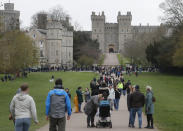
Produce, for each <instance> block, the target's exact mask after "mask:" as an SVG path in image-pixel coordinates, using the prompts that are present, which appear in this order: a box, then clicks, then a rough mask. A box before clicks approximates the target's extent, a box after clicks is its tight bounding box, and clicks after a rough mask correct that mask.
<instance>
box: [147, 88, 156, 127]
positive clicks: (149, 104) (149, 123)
mask: <svg viewBox="0 0 183 131" xmlns="http://www.w3.org/2000/svg"><path fill="white" fill-rule="evenodd" d="M145 112H146V115H147V126H146V127H145V128H148V129H154V125H153V124H154V123H153V114H154V103H153V93H152V87H150V86H147V87H146V102H145Z"/></svg>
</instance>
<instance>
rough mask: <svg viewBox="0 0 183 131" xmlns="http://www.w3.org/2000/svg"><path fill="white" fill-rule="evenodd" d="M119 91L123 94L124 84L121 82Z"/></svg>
mask: <svg viewBox="0 0 183 131" xmlns="http://www.w3.org/2000/svg"><path fill="white" fill-rule="evenodd" d="M118 89H119V91H120V95H121V94H122V93H123V83H122V82H121V81H119V83H118Z"/></svg>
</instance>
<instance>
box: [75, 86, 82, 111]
mask: <svg viewBox="0 0 183 131" xmlns="http://www.w3.org/2000/svg"><path fill="white" fill-rule="evenodd" d="M76 94H77V97H78V106H79V113H82V111H81V105H82V103H83V93H82V87H78V89H77V90H76Z"/></svg>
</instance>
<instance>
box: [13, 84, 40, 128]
mask: <svg viewBox="0 0 183 131" xmlns="http://www.w3.org/2000/svg"><path fill="white" fill-rule="evenodd" d="M20 88H21V92H20V93H18V94H16V95H15V96H14V97H13V99H12V101H11V104H10V113H11V116H12V118H13V119H15V131H28V130H29V127H30V125H31V118H33V120H34V122H35V123H36V124H38V119H37V111H36V105H35V102H34V99H33V98H32V97H31V96H30V95H29V86H28V84H22V85H21V86H20Z"/></svg>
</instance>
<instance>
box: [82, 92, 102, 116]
mask: <svg viewBox="0 0 183 131" xmlns="http://www.w3.org/2000/svg"><path fill="white" fill-rule="evenodd" d="M98 106H99V96H98V95H96V96H91V99H90V100H89V101H88V102H87V103H86V105H85V106H84V112H85V114H86V115H90V114H91V113H92V112H93V111H97V108H98Z"/></svg>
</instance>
